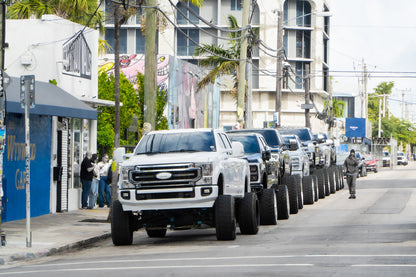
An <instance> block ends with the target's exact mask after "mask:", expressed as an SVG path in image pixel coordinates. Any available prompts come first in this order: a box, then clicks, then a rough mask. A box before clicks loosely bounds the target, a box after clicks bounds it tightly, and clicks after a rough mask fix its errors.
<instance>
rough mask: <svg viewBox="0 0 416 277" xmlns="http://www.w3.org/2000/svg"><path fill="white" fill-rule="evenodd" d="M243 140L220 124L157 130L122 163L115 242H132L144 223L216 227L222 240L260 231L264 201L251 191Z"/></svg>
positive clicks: (162, 227)
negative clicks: (232, 138)
mask: <svg viewBox="0 0 416 277" xmlns="http://www.w3.org/2000/svg"><path fill="white" fill-rule="evenodd" d="M242 155H243V146H242V145H241V143H238V142H237V143H231V142H230V140H229V138H228V137H227V135H226V134H225V133H224V132H223V131H221V130H215V129H182V130H166V131H153V132H149V133H147V134H146V135H144V136H143V138H142V139H141V140H140V142H139V143H138V145H137V146H136V149H135V150H134V153H133V155H132V156H131V157H130V159H128V160H126V161H124V162H123V163H121V164H120V170H119V172H120V174H119V181H118V200H116V201H114V203H113V210H112V217H111V234H112V240H113V243H114V244H115V245H128V244H131V243H132V240H133V232H134V231H136V230H138V229H139V228H142V227H144V228H145V230H146V232H147V234H148V236H149V237H164V236H165V235H166V231H167V229H173V230H181V229H189V228H203V227H215V228H216V236H217V239H218V240H234V239H235V237H236V224H237V223H238V224H239V228H240V231H241V233H242V234H257V232H258V229H259V221H260V219H259V217H260V212H259V202H258V199H257V196H256V194H255V193H251V192H250V191H251V190H250V172H249V166H248V163H247V161H246V160H244V159H241V158H240V157H241V156H242Z"/></svg>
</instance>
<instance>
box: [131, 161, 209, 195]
mask: <svg viewBox="0 0 416 277" xmlns="http://www.w3.org/2000/svg"><path fill="white" fill-rule="evenodd" d="M199 179H201V169H200V168H199V167H195V166H194V164H192V163H189V164H162V165H149V166H137V167H136V168H135V170H131V171H130V172H129V181H130V182H131V183H132V184H135V185H136V186H138V187H140V188H142V189H143V188H149V189H151V188H171V187H192V186H194V185H195V183H196V182H197V181H198V180H199Z"/></svg>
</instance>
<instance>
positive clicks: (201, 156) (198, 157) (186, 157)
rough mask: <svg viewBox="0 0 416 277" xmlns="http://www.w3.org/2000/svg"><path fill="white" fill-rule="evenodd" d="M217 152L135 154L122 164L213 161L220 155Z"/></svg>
mask: <svg viewBox="0 0 416 277" xmlns="http://www.w3.org/2000/svg"><path fill="white" fill-rule="evenodd" d="M218 155H219V154H218V153H217V152H192V153H189V152H172V153H157V154H141V155H133V156H131V158H130V159H128V160H127V161H124V162H123V163H122V164H121V166H136V165H149V164H169V163H176V164H177V163H190V162H194V163H195V162H196V163H197V162H203V163H207V162H212V161H215V160H216V158H217V157H218Z"/></svg>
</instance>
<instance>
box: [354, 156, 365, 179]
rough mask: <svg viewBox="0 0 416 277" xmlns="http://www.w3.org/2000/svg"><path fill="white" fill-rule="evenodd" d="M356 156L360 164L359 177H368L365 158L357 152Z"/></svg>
mask: <svg viewBox="0 0 416 277" xmlns="http://www.w3.org/2000/svg"><path fill="white" fill-rule="evenodd" d="M355 156H356V157H357V159H358V161H359V162H360V163H359V164H358V176H357V178H358V177H364V176H367V166H366V163H365V158H364V157H363V156H362V155H361V152H358V151H356V152H355Z"/></svg>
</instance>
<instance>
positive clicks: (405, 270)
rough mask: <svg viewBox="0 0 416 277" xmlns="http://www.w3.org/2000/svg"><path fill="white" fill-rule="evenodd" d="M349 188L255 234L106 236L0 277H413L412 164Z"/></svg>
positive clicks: (415, 185)
mask: <svg viewBox="0 0 416 277" xmlns="http://www.w3.org/2000/svg"><path fill="white" fill-rule="evenodd" d="M348 196H349V194H348V189H347V188H345V189H344V190H341V191H338V192H336V194H332V195H330V196H328V197H326V198H325V199H320V200H319V201H318V202H316V203H315V204H314V205H307V206H306V205H305V207H304V208H303V210H300V211H299V213H298V214H296V215H291V216H290V218H289V220H284V221H279V222H278V225H276V226H261V228H260V231H259V233H258V234H257V235H255V236H249V235H238V236H237V239H236V240H235V241H225V242H224V241H217V240H216V237H215V230H214V229H204V230H188V231H171V232H169V231H168V234H167V237H166V238H162V239H156V238H153V239H149V238H147V236H146V235H145V233H144V232H142V231H139V232H136V233H135V237H134V243H133V245H132V246H124V247H115V246H113V245H112V242H111V239H108V240H105V241H102V242H99V243H97V244H95V245H94V246H93V247H90V248H88V249H84V250H82V251H79V252H73V253H68V254H65V255H61V256H53V257H48V258H44V259H41V260H37V261H34V262H31V263H26V264H21V265H19V266H18V267H15V268H9V269H6V270H3V271H0V276H57V275H59V276H77V277H81V276H88V277H91V276H117V277H121V276H146V277H147V276H215V275H216V276H232V275H235V276H378V277H380V276H415V275H416V163H414V162H412V163H410V164H409V165H408V166H399V167H396V168H395V169H394V170H389V169H387V170H386V169H384V170H381V171H379V173H377V174H375V173H369V174H368V176H367V177H364V178H359V179H358V181H357V199H348Z"/></svg>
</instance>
